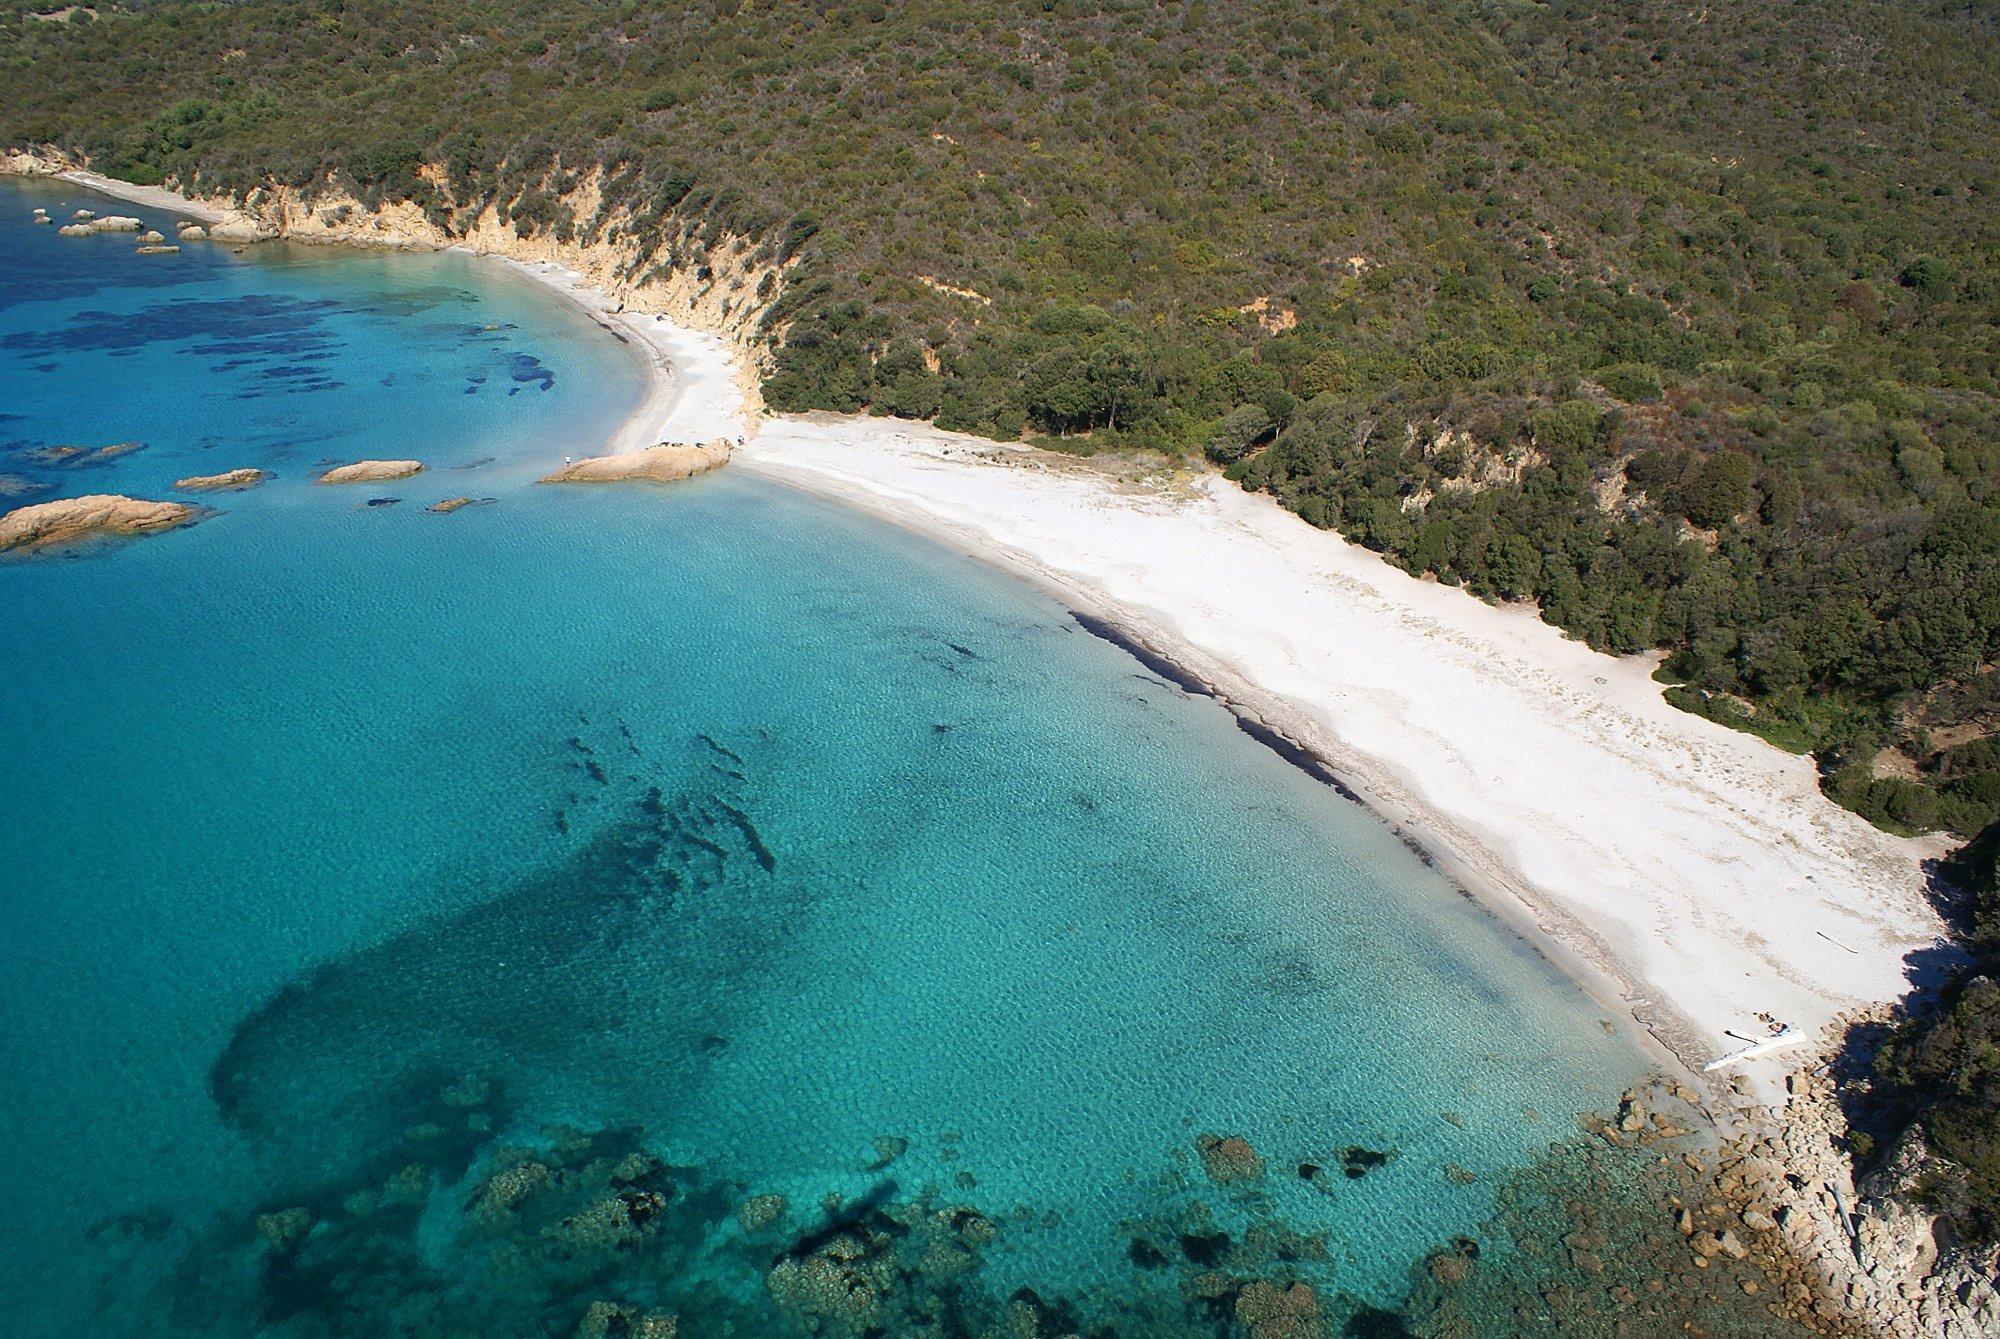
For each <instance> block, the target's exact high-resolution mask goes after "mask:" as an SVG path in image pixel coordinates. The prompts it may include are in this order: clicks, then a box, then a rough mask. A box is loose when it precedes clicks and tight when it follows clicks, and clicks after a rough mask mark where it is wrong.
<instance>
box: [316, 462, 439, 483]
mask: <svg viewBox="0 0 2000 1339" xmlns="http://www.w3.org/2000/svg"><path fill="white" fill-rule="evenodd" d="M423 469H424V466H423V462H422V461H420V460H357V461H355V462H354V463H353V464H351V465H336V466H334V467H333V468H332V469H330V470H328V471H327V472H326V473H325V474H322V475H320V476H319V481H320V482H321V483H323V484H374V483H386V482H387V481H389V480H391V479H407V478H409V477H410V476H411V475H413V474H421V473H423Z"/></svg>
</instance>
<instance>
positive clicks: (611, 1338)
mask: <svg viewBox="0 0 2000 1339" xmlns="http://www.w3.org/2000/svg"><path fill="white" fill-rule="evenodd" d="M680 1329H681V1318H680V1317H679V1316H670V1315H654V1314H648V1313H647V1312H644V1311H641V1310H639V1309H638V1308H637V1307H631V1306H624V1305H621V1304H620V1303H617V1302H603V1301H599V1302H592V1303H591V1304H590V1310H588V1311H586V1312H584V1313H583V1321H582V1323H580V1324H579V1325H578V1326H577V1327H576V1339H675V1336H676V1335H678V1334H679V1333H680Z"/></svg>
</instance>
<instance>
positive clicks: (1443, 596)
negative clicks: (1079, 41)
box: [74, 175, 1945, 1095]
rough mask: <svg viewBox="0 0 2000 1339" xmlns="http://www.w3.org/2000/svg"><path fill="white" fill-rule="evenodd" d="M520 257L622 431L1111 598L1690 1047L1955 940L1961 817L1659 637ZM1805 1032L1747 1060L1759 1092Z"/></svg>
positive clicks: (1852, 997)
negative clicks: (1940, 874)
mask: <svg viewBox="0 0 2000 1339" xmlns="http://www.w3.org/2000/svg"><path fill="white" fill-rule="evenodd" d="M74 179H76V180H79V181H80V182H82V183H83V184H87V185H90V186H93V187H95V188H97V189H99V190H103V191H106V192H109V193H112V194H117V195H121V196H123V197H124V198H127V199H134V200H137V201H138V202H139V203H141V204H148V205H152V206H154V207H158V208H170V209H173V210H174V211H176V212H177V213H178V214H180V215H184V216H193V217H212V216H213V213H214V211H213V210H204V209H203V208H202V207H200V206H196V205H190V204H189V203H187V202H185V201H181V200H179V199H178V198H176V197H173V196H171V195H169V194H167V193H165V192H154V191H152V190H151V189H150V188H132V187H128V186H125V185H124V184H123V183H115V182H107V181H105V180H104V179H102V178H87V177H83V176H80V175H78V176H75V177H74ZM503 259H505V258H503ZM506 263H508V264H510V265H512V266H513V267H514V268H515V269H517V270H518V271H519V272H521V273H524V274H527V275H529V276H530V277H532V278H534V279H536V280H538V281H540V282H543V283H545V284H547V285H549V286H550V287H551V288H553V289H554V290H556V291H558V292H561V293H562V294H564V295H565V296H567V297H569V298H570V299H572V300H574V301H576V302H579V303H580V304H582V305H583V306H584V307H585V308H587V309H588V310H590V311H591V312H592V313H593V314H594V315H595V316H596V317H597V319H599V320H600V321H601V322H602V323H604V324H605V325H606V326H607V328H610V329H613V330H616V331H618V332H620V333H621V334H623V335H624V336H626V338H627V342H628V344H630V345H631V347H632V348H633V350H634V353H635V355H636V356H638V357H639V359H640V361H641V363H642V365H643V366H644V367H645V368H646V369H647V370H648V371H649V373H650V374H651V383H650V386H649V389H648V392H647V395H646V398H645V400H644V402H643V403H642V405H641V406H640V408H639V410H638V411H637V412H636V413H635V415H634V416H633V418H632V419H631V420H630V421H629V422H628V423H627V424H626V425H625V427H624V428H623V429H622V430H621V431H620V433H619V434H618V436H617V437H616V438H615V439H614V441H613V444H612V448H611V449H612V450H614V451H628V450H636V449H640V448H643V447H646V446H650V445H652V444H654V443H657V442H663V441H668V442H705V441H710V440H713V439H715V438H727V439H730V440H732V441H733V440H735V439H737V438H738V437H747V438H748V439H749V444H748V446H747V447H746V448H745V449H744V450H743V451H741V452H740V453H739V455H738V460H737V462H736V463H737V466H738V467H748V468H751V469H755V470H757V471H759V472H761V473H764V474H767V475H769V476H770V477H772V478H776V479H780V480H783V481H787V482H790V483H793V484H796V485H799V486H802V487H808V488H812V489H815V490H817V491H820V492H823V493H827V494H831V495H834V496H837V497H841V498H844V499H846V500H848V501H850V502H852V503H855V504H857V505H862V506H866V507H869V508H871V509H874V510H876V511H879V512H881V513H883V514H885V515H887V516H889V517H891V518H893V519H895V520H898V521H900V522H902V523H904V524H908V525H912V526H916V527H919V528H922V529H925V530H928V531H930V532H932V533H935V534H937V535H939V536H940V537H942V538H944V539H946V540H947V541H948V542H951V543H954V544H957V545H959V546H962V547H965V548H966V549H968V550H969V551H972V552H974V553H978V554H981V555H984V556H986V557H988V558H991V559H992V560H994V561H996V562H999V563H1002V564H1004V565H1006V566H1009V567H1011V568H1013V569H1015V570H1017V571H1020V572H1022V573H1024V574H1026V575H1028V576H1031V577H1033V578H1035V579H1038V580H1040V581H1042V582H1044V583H1046V584H1048V585H1050V586H1052V587H1053V588H1055V589H1056V590H1057V591H1058V592H1060V593H1062V594H1063V595H1064V596H1065V597H1066V598H1068V599H1070V600H1072V601H1073V602H1075V603H1076V604H1077V606H1078V607H1082V608H1088V609H1090V610H1091V611H1092V612H1095V613H1099V614H1102V615H1105V616H1107V617H1110V618H1112V619H1114V620H1115V621H1117V622H1118V623H1119V624H1120V625H1121V626H1122V627H1124V628H1125V629H1127V630H1128V631H1130V632H1131V633H1133V634H1134V635H1135V636H1136V637H1137V638H1138V639H1140V640H1142V641H1144V642H1146V643H1147V644H1149V645H1150V646H1152V647H1153V648H1154V649H1156V650H1158V651H1160V652H1162V653H1164V654H1166V655H1168V656H1169V657H1170V658H1172V659H1173V660H1175V661H1177V662H1178V663H1180V664H1182V665H1184V666H1185V667H1186V668H1187V669H1189V670H1190V671H1192V672H1193V673H1194V674H1196V675H1197V676H1199V677H1200V678H1201V679H1203V680H1204V681H1206V682H1208V683H1210V684H1212V685H1214V686H1215V687H1216V688H1217V690H1218V692H1219V693H1220V695H1221V696H1223V697H1224V698H1225V700H1227V701H1228V702H1230V704H1231V705H1232V707H1233V708H1234V709H1236V710H1238V711H1240V712H1243V713H1245V714H1249V715H1253V716H1256V717H1259V718H1261V719H1263V720H1264V721H1266V722H1267V723H1268V724H1270V725H1272V726H1274V727H1276V728H1277V729H1279V730H1280V731H1281V732H1282V733H1284V734H1286V735H1289V736H1290V737H1292V738H1293V739H1294V740H1295V741H1296V742H1298V743H1299V744H1301V745H1304V746H1305V747H1307V748H1309V749H1310V750H1311V751H1313V752H1314V753H1316V754H1318V755H1319V756H1321V757H1322V758H1324V759H1326V760H1327V761H1328V762H1329V763H1330V764H1331V765H1332V767H1333V769H1334V770H1335V771H1336V772H1338V773H1339V774H1340V775H1341V776H1342V778H1343V779H1344V780H1345V781H1347V782H1348V783H1349V784H1350V785H1351V786H1352V787H1353V788H1354V789H1355V790H1356V791H1358V792H1360V793H1361V794H1362V795H1363V796H1364V797H1366V798H1367V799H1368V801H1369V802H1370V803H1371V804H1372V805H1374V806H1375V807H1376V808H1377V809H1378V810H1379V811H1380V812H1381V813H1382V814H1383V815H1384V816H1385V817H1386V818H1387V819H1388V820H1389V821H1391V822H1393V823H1395V824H1397V825H1398V826H1399V827H1401V828H1402V829H1403V830H1404V831H1405V832H1406V833H1407V834H1409V835H1410V836H1412V837H1413V838H1414V839H1415V840H1418V841H1420V842H1421V843H1422V844H1423V845H1424V846H1425V847H1426V849H1428V850H1429V851H1431V852H1432V853H1433V854H1434V855H1435V856H1437V857H1438V859H1439V860H1440V862H1441V863H1442V864H1443V865H1444V866H1445V867H1446V868H1447V869H1449V870H1450V871H1452V872H1453V873H1455V874H1456V875H1457V876H1458V877H1459V878H1460V880H1461V881H1462V882H1463V883H1464V884H1465V885H1466V886H1467V887H1468V888H1469V889H1471V890H1473V891H1474V892H1475V893H1478V894H1481V895H1483V896H1486V897H1488V898H1489V899H1490V900H1491V904H1492V905H1493V906H1494V907H1495V910H1496V911H1499V912H1500V913H1501V914H1503V915H1508V916H1509V917H1510V918H1512V919H1515V920H1516V921H1517V922H1520V921H1531V922H1532V923H1533V924H1534V925H1535V926H1537V927H1539V929H1540V930H1541V931H1543V932H1545V934H1546V936H1547V940H1548V942H1549V943H1550V944H1551V946H1552V947H1551V953H1552V956H1554V957H1556V958H1557V959H1558V960H1560V961H1562V962H1563V964H1564V965H1565V966H1568V967H1570V968H1572V969H1575V970H1578V972H1579V974H1580V975H1582V976H1584V977H1585V978H1586V979H1587V980H1590V981H1592V983H1593V984H1594V985H1596V986H1597V987H1598V988H1600V989H1601V990H1606V991H1608V992H1615V993H1616V994H1617V995H1619V996H1621V997H1622V1002H1623V1004H1624V1005H1625V1006H1626V1007H1627V1008H1629V1009H1630V1011H1631V1012H1632V1014H1633V1015H1634V1016H1635V1017H1636V1018H1637V1019H1639V1020H1640V1021H1641V1022H1642V1023H1643V1024H1645V1025H1646V1026H1647V1027H1648V1028H1649V1029H1650V1030H1651V1031H1652V1033H1653V1034H1654V1036H1656V1037H1657V1038H1658V1039H1659V1040H1660V1041H1662V1042H1663V1043H1665V1044H1666V1045H1667V1046H1668V1047H1670V1048H1671V1049H1672V1050H1673V1051H1674V1052H1675V1054H1677V1055H1678V1056H1679V1057H1680V1058H1681V1059H1682V1060H1683V1061H1685V1062H1687V1063H1688V1064H1689V1065H1690V1066H1692V1067H1695V1068H1699V1066H1700V1065H1701V1064H1702V1063H1704V1062H1705V1061H1707V1060H1709V1059H1711V1058H1713V1057H1716V1056H1719V1055H1722V1054H1724V1053H1726V1052H1730V1051H1734V1050H1737V1049H1740V1048H1741V1047H1742V1046H1743V1045H1745V1044H1746V1042H1748V1041H1749V1040H1753V1039H1757V1038H1760V1037H1762V1036H1764V1035H1765V1034H1766V1032H1767V1030H1768V1028H1767V1025H1766V1023H1765V1022H1764V1021H1762V1020H1761V1019H1760V1017H1759V1015H1760V1014H1765V1015H1769V1016H1771V1017H1774V1018H1776V1019H1779V1020H1782V1021H1784V1022H1788V1023H1790V1024H1792V1025H1793V1026H1795V1027H1797V1028H1798V1029H1800V1030H1801V1032H1802V1033H1804V1034H1805V1036H1806V1037H1807V1038H1808V1039H1810V1040H1813V1041H1817V1040H1818V1039H1819V1034H1820V1032H1821V1031H1822V1029H1823V1028H1824V1027H1825V1025H1826V1024H1827V1023H1828V1022H1829V1021H1831V1020H1832V1018H1833V1017H1834V1015H1835V1014H1837V1013H1840V1012H1842V1011H1843V1010H1847V1009H1851V1008H1854V1007H1856V1006H1861V1005H1869V1004H1875V1003H1879V1002H1883V1001H1888V1000H1892V999H1895V998H1896V997H1898V996H1900V995H1902V994H1903V993H1905V992H1906V991H1907V989H1908V988H1909V981H1908V980H1907V978H1906V976H1905V968H1906V963H1905V957H1906V955H1908V954H1910V953H1912V952H1913V951H1916V950H1921V949H1925V948H1928V947H1931V946H1932V945H1934V944H1936V943H1937V942H1938V941H1939V940H1940V939H1941V938H1942V937H1943V933H1944V930H1943V926H1942V924H1941V923H1940V922H1939V921H1938V919H1937V917H1936V916H1935V914H1934V913H1933V912H1932V910H1931V909H1930V907H1929V905H1928V903H1927V902H1926V900H1925V899H1924V896H1923V893H1922V884H1923V871H1922V868H1921V862H1922V861H1923V860H1924V859H1925V858H1926V857H1929V856H1934V855H1936V854H1939V853H1941V852H1942V850H1943V849H1945V843H1943V842H1941V841H1937V840H1928V841H1907V840H1903V839H1899V838H1895V837H1892V836H1889V835H1887V834H1884V833H1881V832H1879V831H1877V830H1876V829H1874V828H1873V827H1871V826H1870V825H1869V824H1867V823H1866V822H1864V821H1863V820H1861V819H1860V818H1858V817H1856V816H1855V815H1853V814H1851V813H1849V812H1847V811H1845V810H1842V809H1840V808H1839V807H1837V806H1836V805H1834V804H1832V803H1831V802H1830V801H1828V800H1827V799H1825V798H1824V797H1823V796H1822V795H1821V794H1820V793H1819V790H1818V787H1817V784H1816V780H1815V776H1814V769H1813V765H1812V762H1811V760H1810V759H1807V758H1801V757H1794V756H1791V755H1788V754H1785V753H1783V752H1781V751H1779V750H1777V749H1775V748H1773V747H1771V746H1769V745H1767V744H1765V743H1763V742H1762V741H1760V740H1757V739H1755V738H1753V737H1751V736H1749V735H1745V734H1741V733H1738V732H1735V731H1731V730H1728V729H1725V728H1723V727H1721V726H1718V725H1715V724H1712V723H1710V722H1707V721H1704V720H1701V719H1699V718H1697V717H1694V716H1691V715H1688V714H1686V713H1684V712H1680V711H1677V710H1675V709H1673V708H1672V707H1669V706H1668V705H1667V704H1666V702H1665V701H1664V699H1663V698H1662V696H1661V690H1660V686H1659V685H1658V684H1657V683H1655V682H1654V681H1653V680H1652V679H1651V678H1650V677H1649V672H1650V669H1651V664H1650V662H1648V661H1645V660H1643V659H1639V658H1633V659H1626V660H1620V659H1614V658H1611V657H1608V656H1604V655H1600V654H1598V653H1596V652H1593V651H1591V650H1590V649H1588V648H1587V647H1585V646H1583V645H1582V644H1581V643H1578V642H1574V641H1571V640H1569V639H1568V638H1566V637H1564V636H1563V635H1562V634H1561V633H1559V632H1558V631H1556V630H1555V629H1554V628H1552V627H1549V626H1548V625H1546V624H1544V623H1542V622H1541V621H1540V620H1539V619H1538V618H1537V617H1536V616H1535V615H1534V614H1533V613H1532V612H1530V611H1527V610H1524V609H1502V608H1495V607H1493V606H1490V605H1487V604H1484V603H1482V602H1481V601H1479V600H1478V599H1476V598H1474V597H1473V596H1471V595H1468V594H1466V593H1464V592H1462V591H1459V590H1455V589H1451V588H1448V587H1445V586H1441V585H1439V584H1437V583H1435V582H1430V581H1423V580H1418V579H1416V578H1413V577H1410V576H1407V575H1405V574H1403V573H1401V572H1399V571H1397V570H1395V569H1394V568H1392V567H1390V566H1389V565H1388V564H1386V563H1384V562H1383V561H1381V560H1380V559H1379V558H1377V557H1375V556H1374V555H1373V554H1370V553H1368V552H1367V551H1365V550H1362V549H1359V548H1357V547H1355V546H1352V545H1349V544H1347V543H1346V542H1344V541H1343V540H1341V539H1340V538H1339V537H1338V536H1337V535H1335V534H1333V533H1331V532H1326V531H1320V530H1315V529H1313V528H1312V527H1311V526H1309V525H1307V524H1306V523H1305V522H1303V521H1301V520H1299V519H1298V518H1297V517H1295V516H1292V515H1291V514H1289V513H1287V512H1285V511H1283V510H1282V509H1281V508H1280V507H1278V505H1277V504H1276V503H1275V502H1273V501H1272V500H1271V499H1269V498H1266V497H1261V496H1253V495H1250V494H1246V493H1244V492H1243V491H1242V490H1240V489H1238V488H1236V487H1235V486H1233V485H1231V484H1229V483H1227V482H1225V481H1224V480H1222V479H1220V478H1219V477H1218V476H1215V475H1213V474H1208V473H1184V474H1182V475H1180V476H1178V477H1174V478H1166V477H1161V478H1154V479H1146V478H1141V477H1139V475H1138V472H1137V471H1135V470H1133V469H1131V468H1125V469H1119V468H1103V467H1098V466H1095V465H1093V464H1089V463H1084V462H1079V461H1075V460H1072V459H1070V458H1068V457H1062V456H1055V455H1050V454H1048V453H1043V452H1036V451H1031V450H1029V449H1027V448H1022V447H1011V446H1001V445H996V444H994V443H992V442H987V441H983V440H980V439H976V438H968V437H959V436H954V435H952V434H948V433H943V432H939V431H937V430H935V429H932V428H930V427H928V426H926V425H922V424H912V423H906V422H900V421H895V420H886V419H866V418H841V417H835V416H829V415H815V416H810V417H808V418H785V417H779V418H759V417H757V416H755V415H749V416H747V417H746V398H745V395H744V391H743V386H744V382H745V378H744V376H743V371H742V368H741V367H740V366H739V364H738V362H737V360H736V356H735V353H734V351H733V349H732V346H730V345H729V344H728V343H727V342H726V341H725V340H723V339H722V338H721V337H719V336H716V335H712V334H706V333H702V332H698V331H693V330H689V329H686V328H683V327H681V326H678V325H676V324H674V323H672V322H670V321H667V320H665V319H663V318H660V317H657V316H651V315H646V314H642V313H638V312H631V311H625V310H623V309H622V306H621V304H620V303H618V302H616V301H614V300H612V299H610V298H607V297H606V296H605V295H604V294H602V293H601V292H599V291H598V290H597V289H595V288H592V287H591V286H590V284H589V283H588V282H587V280H586V279H585V278H584V277H583V276H581V275H579V274H577V273H576V272H574V271H571V270H566V269H564V268H562V267H560V266H558V265H554V264H549V263H542V262H532V261H528V262H523V261H517V260H508V261H507V262H506ZM1804 1053H1805V1052H1803V1051H1801V1050H1795V1051H1790V1052H1778V1053H1776V1054H1774V1055H1772V1056H1769V1057H1767V1058H1765V1059H1762V1060H1758V1061H1754V1062H1750V1063H1748V1064H1745V1065H1744V1066H1742V1067H1741V1068H1740V1069H1739V1070H1737V1071H1732V1072H1743V1073H1746V1074H1747V1075H1749V1077H1750V1078H1751V1079H1752V1081H1753V1084H1755V1085H1756V1086H1757V1087H1758V1088H1760V1089H1762V1090H1763V1092H1764V1094H1765V1095H1768V1094H1769V1088H1768V1085H1769V1083H1770V1081H1771V1080H1773V1079H1775V1078H1776V1077H1777V1076H1779V1075H1781V1074H1782V1073H1783V1072H1784V1071H1785V1070H1786V1069H1787V1068H1789V1067H1790V1066H1792V1065H1794V1064H1796V1063H1797V1062H1798V1060H1799V1059H1800V1058H1801V1056H1802V1055H1803V1054H1804ZM1724 1077H1726V1075H1725V1076H1724Z"/></svg>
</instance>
